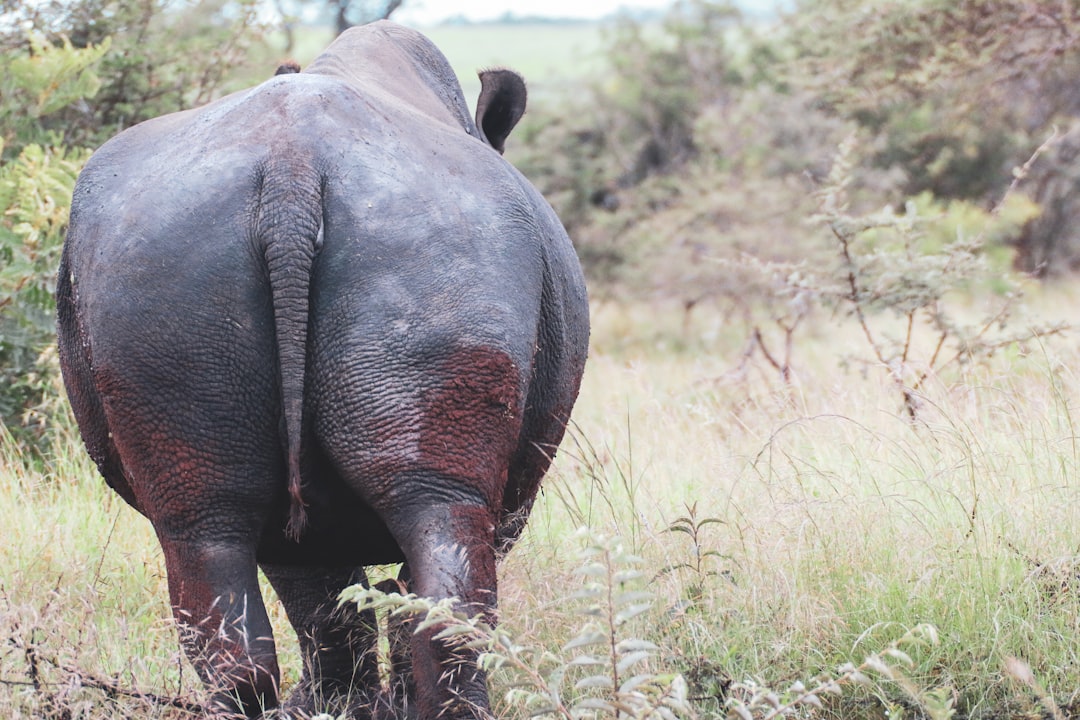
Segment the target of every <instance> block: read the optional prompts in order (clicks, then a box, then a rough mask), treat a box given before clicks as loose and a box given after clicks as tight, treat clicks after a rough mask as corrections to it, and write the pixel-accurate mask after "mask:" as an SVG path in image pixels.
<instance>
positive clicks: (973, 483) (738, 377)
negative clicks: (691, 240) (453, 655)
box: [0, 289, 1080, 719]
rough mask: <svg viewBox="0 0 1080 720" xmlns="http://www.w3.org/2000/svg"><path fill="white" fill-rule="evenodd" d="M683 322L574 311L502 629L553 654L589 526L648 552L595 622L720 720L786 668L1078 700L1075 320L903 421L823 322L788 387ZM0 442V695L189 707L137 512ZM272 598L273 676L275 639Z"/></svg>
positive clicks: (823, 704) (287, 648)
mask: <svg viewBox="0 0 1080 720" xmlns="http://www.w3.org/2000/svg"><path fill="white" fill-rule="evenodd" d="M1033 302H1034V305H1035V307H1036V308H1037V314H1038V315H1039V316H1040V317H1043V318H1049V317H1051V316H1054V315H1058V316H1061V317H1066V318H1067V315H1068V308H1070V307H1075V298H1074V295H1073V294H1069V293H1067V292H1066V291H1065V290H1063V289H1056V290H1055V289H1051V290H1048V291H1046V294H1045V295H1042V296H1036V297H1034V298H1033ZM684 320H685V319H684V318H683V317H682V315H681V314H680V313H679V312H678V311H676V310H675V309H672V310H666V309H664V308H659V307H644V306H620V305H615V304H605V305H602V306H597V307H595V308H594V326H595V327H594V334H593V349H592V355H591V358H590V364H589V367H588V371H587V377H586V380H585V383H584V386H583V390H582V395H581V399H580V402H579V405H578V407H577V409H576V411H575V415H574V426H573V428H572V430H571V433H570V436H569V437H568V438H567V440H566V441H565V442H564V445H563V448H562V451H561V454H560V456H559V458H558V460H557V462H556V465H555V468H554V469H553V471H552V473H551V474H550V475H549V477H548V479H547V481H546V484H545V490H544V493H543V495H542V497H541V498H540V499H539V501H538V504H537V507H536V509H535V511H534V513H533V517H532V519H531V522H530V525H529V528H528V530H527V531H526V534H525V536H524V537H523V539H522V541H521V542H520V544H519V545H518V547H517V548H516V549H515V550H514V552H513V553H511V555H510V556H509V558H508V559H507V561H506V562H505V564H504V565H503V567H502V570H501V579H500V583H501V587H500V593H501V614H502V616H503V618H504V626H505V627H506V628H507V629H508V630H509V631H510V633H511V634H512V635H513V636H514V637H515V638H516V641H517V642H518V643H519V644H520V645H522V646H523V647H531V648H542V649H544V650H547V651H549V652H550V653H551V654H552V656H553V657H555V658H562V662H565V661H567V660H569V659H572V657H573V656H574V654H575V652H576V651H574V650H573V649H565V648H566V646H567V644H568V643H569V642H570V640H571V639H572V638H574V637H576V636H578V634H579V632H580V631H581V628H582V624H583V623H585V622H593V623H596V622H598V620H597V617H596V616H595V615H593V616H586V615H582V614H581V613H580V612H578V611H576V610H575V608H576V607H578V606H579V605H580V600H576V599H574V595H575V593H576V592H577V591H578V590H579V589H580V588H581V587H582V586H583V582H585V581H587V580H588V579H589V578H588V577H585V578H583V577H582V576H581V575H580V574H579V573H578V572H577V569H578V568H579V567H580V565H581V563H582V560H581V558H580V556H579V551H580V550H581V549H582V548H584V547H585V546H586V544H587V543H586V541H585V540H584V539H583V538H582V537H581V535H579V534H578V532H577V531H578V529H579V528H581V527H583V526H587V527H588V528H590V530H591V531H592V533H593V535H594V537H595V536H596V535H604V536H609V537H610V536H618V537H621V538H622V540H623V542H624V543H625V546H626V548H627V549H628V550H629V551H630V552H632V553H633V554H635V555H637V556H640V558H641V559H642V561H641V563H640V564H639V565H637V566H636V567H637V568H638V570H639V571H640V573H641V577H640V579H637V580H635V579H633V578H632V577H631V576H629V575H627V576H626V578H628V579H627V580H626V585H627V587H631V586H634V587H637V586H640V587H641V588H642V589H645V590H648V591H649V592H650V593H651V596H652V605H651V609H649V610H648V611H647V612H644V613H643V614H641V615H638V616H637V617H635V618H634V619H632V620H628V621H627V622H625V623H622V624H619V625H618V626H617V627H614V628H611V627H605V626H604V625H603V623H602V622H601V624H600V630H601V632H606V633H609V634H611V635H614V636H617V637H619V638H637V639H645V640H648V641H651V642H652V643H654V644H655V646H656V650H654V651H653V652H652V653H651V654H650V657H649V658H648V659H646V660H641V661H640V662H639V663H638V668H639V670H641V671H642V672H643V673H644V674H646V675H648V676H651V677H656V678H662V679H664V681H665V682H670V680H671V678H670V677H669V675H670V674H681V675H682V676H683V677H684V678H685V679H686V680H687V682H688V686H687V693H688V695H689V697H690V703H691V705H692V707H693V708H694V712H695V713H696V714H697V715H698V716H699V717H723V716H724V714H725V712H726V711H725V709H724V703H725V702H726V701H728V700H730V699H739V700H740V701H741V702H743V703H744V704H747V707H748V708H749V709H746V712H749V713H751V715H750V716H752V717H769V716H770V715H769V714H768V713H769V712H770V711H772V707H773V706H772V705H771V704H770V702H769V699H768V697H767V695H766V694H763V695H761V696H760V697H759V700H758V702H757V704H756V705H755V704H753V703H754V700H753V698H754V689H755V688H757V689H759V690H760V688H761V687H769V688H773V689H774V690H775V691H776V693H777V695H776V701H777V703H780V704H781V706H783V705H782V703H783V702H785V701H787V700H794V699H796V698H798V697H802V696H803V695H805V694H806V691H800V690H799V686H796V687H795V689H794V690H792V689H791V688H792V686H793V684H794V683H796V682H801V683H802V684H803V686H805V687H806V688H810V689H812V688H815V687H817V686H816V685H815V683H820V682H822V678H823V677H824V676H825V675H828V676H830V677H834V678H836V677H839V678H840V679H841V683H840V685H839V688H840V694H834V693H824V692H823V693H820V697H819V696H818V695H814V697H815V698H818V697H819V699H820V707H819V703H818V702H813V701H810V700H804V702H803V703H802V704H800V705H799V706H798V707H796V708H795V709H794V710H793V712H794V713H796V716H798V717H838V718H868V719H869V718H884V717H893V718H895V717H900V716H904V717H934V718H945V717H972V718H1006V717H1049V716H1053V714H1054V713H1058V714H1057V715H1056V716H1057V717H1067V716H1073V715H1075V714H1076V713H1080V691H1078V690H1077V688H1080V644H1078V643H1077V641H1076V639H1077V637H1078V635H1080V593H1078V592H1077V588H1078V586H1080V490H1078V488H1080V485H1078V483H1077V479H1076V478H1077V465H1078V462H1080V448H1078V443H1077V432H1076V428H1075V427H1074V425H1075V424H1076V423H1077V422H1078V421H1080V417H1078V416H1077V412H1076V408H1077V399H1078V398H1080V387H1078V380H1080V378H1078V376H1077V368H1080V342H1078V338H1077V336H1076V335H1075V334H1066V335H1063V336H1059V337H1055V338H1050V339H1047V340H1045V341H1042V342H1032V343H1029V344H1028V345H1026V346H1023V347H1021V348H1018V349H1013V350H1010V351H1006V352H1002V353H1000V354H998V355H996V356H994V357H992V358H990V359H989V360H988V361H986V362H985V363H982V364H979V365H975V366H967V367H960V368H955V369H953V370H952V371H950V372H948V373H946V374H943V375H941V376H939V377H936V378H934V382H932V383H931V384H930V385H928V387H927V388H926V392H925V394H924V397H923V405H922V410H921V415H920V417H919V419H918V420H917V421H916V422H914V423H913V422H911V421H910V420H909V419H907V418H906V417H905V415H904V414H903V412H902V410H901V402H900V398H899V396H898V394H897V391H896V388H895V387H894V386H893V385H892V384H891V382H890V381H889V380H888V377H887V374H886V373H885V372H883V371H882V369H881V368H879V367H874V366H868V367H862V366H860V365H858V364H854V365H851V366H850V367H849V368H848V369H845V368H844V367H843V366H841V364H840V362H839V361H840V359H841V356H843V355H844V354H854V355H859V354H865V353H864V351H863V349H862V347H861V343H862V339H861V337H860V335H859V333H858V332H856V328H854V327H851V326H850V325H849V324H846V323H844V322H842V321H841V320H837V319H833V318H826V317H821V318H817V320H816V322H815V323H814V324H813V325H812V326H811V327H809V328H807V330H806V331H805V333H803V334H802V335H800V337H799V338H797V340H796V343H795V346H794V354H793V367H794V368H795V373H794V376H793V378H792V380H791V381H790V382H787V383H785V382H784V381H783V380H782V379H781V378H780V377H779V376H778V375H777V374H776V373H775V371H774V370H773V369H772V368H771V367H769V366H768V365H767V364H765V363H764V362H761V361H759V360H757V359H753V358H752V359H750V360H749V361H745V362H744V359H743V357H742V351H743V348H744V347H745V340H746V334H747V328H744V327H741V326H740V325H739V324H738V323H735V322H732V321H730V320H729V319H727V318H725V317H723V315H722V313H720V312H719V311H718V310H716V309H713V308H704V309H699V310H698V311H696V312H695V315H694V316H693V317H691V318H690V319H689V322H684ZM4 448H5V449H4V454H3V456H2V457H0V462H2V465H0V495H2V496H3V497H4V499H5V502H4V503H3V504H2V505H0V523H2V524H3V527H4V528H5V542H4V543H3V544H2V545H0V632H2V633H3V638H4V643H3V645H0V708H3V709H4V715H5V716H6V717H15V718H23V717H25V718H37V717H57V718H60V717H79V718H115V717H140V718H144V717H161V718H182V717H190V716H191V714H190V713H189V712H188V711H186V710H184V709H180V708H176V707H170V706H168V704H167V703H168V702H171V701H174V700H176V699H177V698H179V699H183V700H185V701H190V702H197V700H198V693H199V687H198V683H197V681H196V679H195V677H194V673H193V672H192V670H191V669H190V667H189V666H187V665H186V664H185V663H184V662H182V661H181V658H180V653H179V649H178V644H177V640H176V636H175V633H174V630H173V628H172V627H171V623H170V621H169V612H168V608H167V591H166V588H165V579H164V572H163V566H162V560H161V554H160V551H159V550H158V546H157V543H156V541H155V539H154V536H153V533H152V531H151V529H150V527H149V525H148V524H147V523H146V522H145V521H144V520H143V519H142V518H140V517H139V516H137V515H136V514H135V513H134V512H132V511H131V510H129V509H128V508H127V507H126V506H125V505H124V504H123V503H122V501H120V500H119V498H117V497H115V496H113V495H112V494H111V493H110V492H109V491H108V490H107V489H106V488H105V487H104V485H103V483H102V482H101V481H100V480H99V479H98V478H97V477H96V475H95V473H94V472H93V471H92V468H91V466H90V464H89V462H88V461H87V460H86V459H85V458H84V455H83V453H82V451H81V449H80V448H79V446H78V444H77V442H76V441H75V440H74V439H73V438H68V439H67V440H66V441H64V440H62V441H61V447H60V448H59V453H58V459H57V460H56V461H55V463H54V464H53V465H51V466H49V467H48V468H47V469H45V470H42V469H40V468H38V469H27V468H26V467H25V464H24V463H23V461H22V459H21V458H20V457H18V456H17V454H15V453H14V451H13V449H12V448H11V446H10V444H6V445H5V446H4ZM377 576H378V574H377V573H376V578H375V579H377ZM266 592H267V594H268V595H270V592H269V589H268V588H267V590H266ZM271 610H272V615H273V622H274V624H275V628H276V633H277V639H278V643H279V652H280V653H281V655H282V661H283V672H284V675H285V678H284V682H285V683H286V685H288V684H289V683H292V682H295V680H296V678H297V676H298V673H299V662H298V658H297V656H296V654H295V643H294V641H293V639H292V638H291V632H290V631H289V630H288V626H287V623H286V622H285V618H284V614H283V613H282V612H281V611H280V608H278V607H277V606H276V605H273V606H272V608H271ZM927 626H930V627H932V628H933V630H928V629H927ZM867 658H869V659H870V662H866V661H867ZM909 661H910V662H909ZM549 662H552V661H551V660H550V659H549ZM847 663H850V664H852V665H853V666H855V667H858V668H860V670H859V672H858V673H854V672H853V669H852V668H850V667H849V668H845V669H841V666H844V665H845V664H847ZM1025 668H1030V676H1028V674H1027V671H1026V670H1025ZM520 680H521V676H520V675H519V674H515V673H514V672H512V671H511V670H503V671H499V672H496V673H494V674H493V675H492V678H491V688H492V697H493V700H494V702H495V703H496V705H497V707H498V708H499V710H500V716H501V717H508V718H512V717H522V718H524V717H526V716H527V715H528V713H527V712H526V711H525V710H523V709H522V707H521V704H520V702H519V701H520V698H521V696H520V692H519V691H518V690H515V689H514V688H515V683H518V682H519V681H520ZM746 681H751V682H750V683H749V684H748V683H747V682H746ZM856 681H858V682H856ZM595 692H597V691H596V690H595V688H590V687H589V686H588V684H586V686H585V687H582V688H581V689H579V690H572V689H571V688H567V690H566V695H567V699H568V702H572V701H574V699H575V698H577V699H581V698H582V697H585V696H589V694H590V693H595ZM139 693H142V694H143V695H142V696H141V697H135V696H134V695H139ZM508 698H509V699H508ZM761 698H765V699H764V700H762V699H761ZM953 711H955V713H956V714H955V715H950V714H949V713H950V712H953ZM773 712H775V711H773ZM591 713H592V714H588V713H586V716H589V717H603V716H605V713H604V712H602V711H595V710H594V711H591ZM681 714H682V715H687V713H681ZM609 715H610V714H609ZM773 716H775V715H773Z"/></svg>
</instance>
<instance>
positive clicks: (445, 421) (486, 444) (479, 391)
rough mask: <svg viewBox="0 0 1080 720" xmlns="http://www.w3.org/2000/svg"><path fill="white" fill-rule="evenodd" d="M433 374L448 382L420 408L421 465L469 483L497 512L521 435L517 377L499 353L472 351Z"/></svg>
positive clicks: (520, 391) (456, 355)
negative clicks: (512, 454)
mask: <svg viewBox="0 0 1080 720" xmlns="http://www.w3.org/2000/svg"><path fill="white" fill-rule="evenodd" d="M432 374H433V376H435V377H438V378H448V380H445V381H443V382H441V383H440V384H439V386H438V387H437V388H435V389H433V390H432V392H431V393H430V394H429V395H428V397H427V402H426V403H425V405H424V407H423V408H422V412H421V415H422V421H421V430H420V448H419V450H420V462H421V463H422V464H423V465H424V466H425V467H426V468H429V469H430V470H433V471H435V472H437V473H439V474H441V475H444V476H447V477H451V478H458V479H461V480H463V481H465V482H467V483H469V485H470V486H472V487H474V488H475V489H477V490H479V491H480V492H481V493H482V495H483V497H484V498H485V499H486V500H487V502H488V504H489V507H490V508H497V507H499V506H500V504H501V502H502V494H503V489H504V486H505V484H506V470H507V466H508V464H509V461H510V455H511V453H512V452H513V450H514V448H515V446H516V444H517V439H518V435H519V434H520V432H521V415H522V413H521V404H522V395H523V389H522V387H521V379H520V373H519V372H518V369H517V367H516V366H515V365H514V363H513V361H512V360H511V359H510V358H509V357H508V356H506V355H505V354H504V353H501V352H499V351H496V350H491V349H489V348H483V347H471V348H462V349H460V350H458V351H456V352H455V353H454V354H453V355H451V356H450V357H449V358H447V360H446V361H444V362H443V363H442V364H441V365H440V367H439V368H437V369H436V370H434V371H433V373H432Z"/></svg>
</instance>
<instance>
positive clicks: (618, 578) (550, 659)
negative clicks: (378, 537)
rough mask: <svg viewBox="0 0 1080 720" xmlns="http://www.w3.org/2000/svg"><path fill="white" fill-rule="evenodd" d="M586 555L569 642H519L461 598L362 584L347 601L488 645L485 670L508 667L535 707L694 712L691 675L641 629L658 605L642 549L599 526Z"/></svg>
mask: <svg viewBox="0 0 1080 720" xmlns="http://www.w3.org/2000/svg"><path fill="white" fill-rule="evenodd" d="M582 560H583V564H582V566H581V567H580V569H579V570H578V575H579V576H580V577H581V578H582V586H581V588H580V589H579V590H578V591H577V592H575V593H574V594H573V595H572V596H571V597H570V598H568V600H569V601H571V602H573V603H574V604H575V606H576V611H577V613H578V614H579V615H580V616H581V617H582V620H583V621H582V624H581V625H580V627H579V629H578V631H577V633H576V634H575V635H574V636H573V637H572V638H570V639H569V640H568V641H567V642H566V643H565V644H564V645H563V646H562V648H561V651H559V652H556V651H552V650H547V649H544V648H538V647H529V646H526V645H522V644H519V643H518V642H517V641H516V640H515V639H514V638H513V637H512V636H511V635H510V634H509V632H508V631H507V630H505V629H503V628H501V627H500V628H493V627H491V626H489V625H488V624H486V623H485V622H484V621H483V619H482V618H481V617H466V616H464V615H462V614H461V613H459V612H458V611H457V609H456V605H457V603H456V601H455V600H453V599H449V600H441V601H438V602H434V601H431V600H428V599H425V598H419V597H416V596H415V595H412V594H410V595H404V596H402V595H400V594H396V593H389V594H387V593H383V592H381V591H379V590H376V589H369V588H363V587H360V586H354V587H352V588H348V589H346V590H345V591H344V592H343V593H342V595H341V601H342V602H348V603H356V605H357V608H358V610H366V609H376V610H387V611H389V613H390V615H391V616H394V617H401V616H414V617H419V618H420V620H419V622H418V623H417V626H416V632H418V633H419V632H424V631H425V630H429V629H432V628H436V629H438V631H439V632H438V635H437V636H436V637H437V638H439V639H444V640H449V641H452V642H453V643H456V644H457V645H458V646H459V647H463V648H469V649H470V650H473V651H477V652H479V653H480V655H479V664H480V666H481V667H482V668H483V669H484V670H485V671H487V672H488V673H490V674H495V673H502V674H503V675H505V676H506V686H507V687H508V689H507V691H506V694H505V698H504V700H505V702H506V704H507V705H508V706H510V707H512V708H517V709H519V710H521V711H523V712H525V713H526V714H527V715H528V716H530V717H556V718H564V720H576V719H578V718H601V717H607V718H619V719H621V718H655V719H657V720H660V719H662V720H674V719H675V718H685V717H692V716H693V714H694V713H693V710H692V708H691V706H690V703H689V700H688V698H687V685H686V682H685V681H684V680H683V679H682V677H681V676H680V675H678V674H673V673H668V672H662V671H661V670H660V669H659V668H658V667H657V665H656V654H657V651H658V650H659V648H658V647H657V646H656V645H655V644H653V643H652V642H650V641H648V640H646V639H642V638H641V637H640V633H639V631H640V630H641V627H640V625H638V624H637V622H636V621H638V620H639V619H640V618H641V617H642V616H643V615H644V614H645V613H647V612H648V611H649V610H650V609H651V608H652V597H651V595H650V594H649V593H648V592H646V591H645V590H643V589H642V584H643V580H644V575H643V573H642V571H641V570H640V569H639V566H640V565H641V563H642V560H641V558H639V557H637V556H636V555H634V554H633V553H631V552H630V551H629V550H628V549H627V547H626V546H625V545H624V544H623V543H622V541H621V540H619V539H618V538H604V537H597V536H589V537H588V540H587V541H586V544H585V548H584V550H583V552H582Z"/></svg>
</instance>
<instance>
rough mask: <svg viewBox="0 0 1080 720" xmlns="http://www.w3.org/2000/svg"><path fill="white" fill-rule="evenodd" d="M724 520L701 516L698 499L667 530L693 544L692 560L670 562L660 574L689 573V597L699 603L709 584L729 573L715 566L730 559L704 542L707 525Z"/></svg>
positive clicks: (721, 522)
mask: <svg viewBox="0 0 1080 720" xmlns="http://www.w3.org/2000/svg"><path fill="white" fill-rule="evenodd" d="M723 523H724V521H723V520H721V519H720V518H716V517H699V516H698V504H697V503H696V502H694V503H692V504H690V505H687V506H686V514H685V515H681V516H679V517H677V518H675V520H674V521H673V522H672V523H671V525H669V526H668V527H667V530H666V532H669V533H679V534H683V535H685V536H686V538H687V540H688V542H689V543H690V560H689V561H687V560H681V561H676V562H670V563H668V564H667V565H664V567H662V568H661V569H660V573H659V574H660V575H667V574H672V573H680V572H682V573H686V574H687V575H689V576H690V578H691V581H690V584H689V586H688V587H687V600H689V601H690V602H696V601H698V600H700V599H702V597H704V595H705V593H706V589H707V588H708V586H709V584H710V583H712V582H713V581H714V580H716V579H718V578H721V577H724V576H725V575H727V573H726V572H725V571H724V570H722V569H720V568H718V567H716V565H717V563H718V562H719V561H721V560H725V559H727V558H726V556H725V555H724V554H723V553H721V552H720V551H719V550H714V549H712V548H709V547H708V546H707V545H706V542H705V528H707V527H708V526H709V525H722V524H723Z"/></svg>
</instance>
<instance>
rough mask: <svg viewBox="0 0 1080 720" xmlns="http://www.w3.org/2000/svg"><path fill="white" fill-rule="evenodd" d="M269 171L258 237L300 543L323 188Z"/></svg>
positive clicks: (294, 173)
mask: <svg viewBox="0 0 1080 720" xmlns="http://www.w3.org/2000/svg"><path fill="white" fill-rule="evenodd" d="M281 165H282V163H277V164H274V165H271V166H270V167H268V168H267V171H266V173H265V175H264V176H263V179H262V187H261V192H260V195H259V209H258V224H257V232H258V237H259V238H260V240H261V242H262V247H263V254H264V257H265V259H266V268H267V272H268V274H269V279H270V294H271V297H272V300H273V307H274V330H275V335H276V344H277V355H278V372H279V378H280V382H281V403H282V418H283V421H284V423H283V424H284V428H283V430H284V433H283V434H284V445H285V448H284V449H285V458H286V467H287V472H288V484H289V521H288V524H287V525H286V529H285V532H286V535H287V536H288V537H290V538H292V539H293V540H299V539H300V536H301V534H302V533H303V531H304V526H305V525H306V524H307V509H306V505H305V503H304V498H303V492H302V478H301V474H300V442H301V436H302V430H303V420H304V377H305V373H306V369H307V331H308V311H309V293H310V288H311V269H312V265H313V263H314V260H315V253H316V250H317V248H318V245H319V244H320V242H321V239H322V220H323V212H322V183H321V181H320V180H319V179H318V178H317V177H312V175H313V171H311V170H310V169H304V168H295V167H291V166H290V165H291V163H289V164H286V166H285V167H282V166H281Z"/></svg>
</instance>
